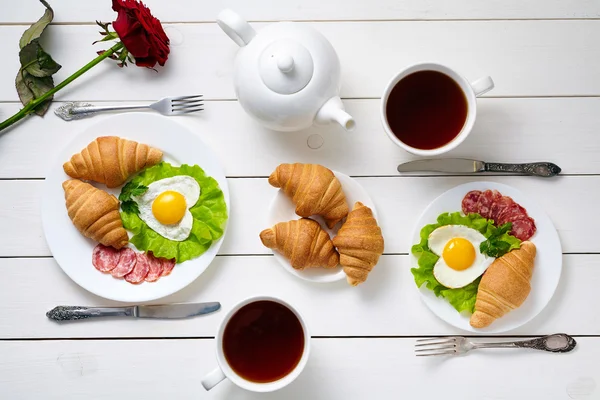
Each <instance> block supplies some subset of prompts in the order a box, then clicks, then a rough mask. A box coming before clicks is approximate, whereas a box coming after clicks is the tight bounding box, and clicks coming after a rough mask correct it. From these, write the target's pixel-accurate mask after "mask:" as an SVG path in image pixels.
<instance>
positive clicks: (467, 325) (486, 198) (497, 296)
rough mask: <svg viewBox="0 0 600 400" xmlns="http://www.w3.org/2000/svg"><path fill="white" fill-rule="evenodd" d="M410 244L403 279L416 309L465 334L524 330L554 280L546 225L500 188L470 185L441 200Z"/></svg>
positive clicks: (555, 256) (553, 241) (558, 254)
mask: <svg viewBox="0 0 600 400" xmlns="http://www.w3.org/2000/svg"><path fill="white" fill-rule="evenodd" d="M413 243H414V244H415V245H414V246H413V247H412V249H411V253H412V254H413V257H412V261H413V262H412V265H413V268H412V270H411V272H412V273H413V276H414V279H415V282H416V283H417V286H419V291H420V293H421V295H422V299H423V301H424V302H425V304H426V305H427V307H429V309H430V310H431V311H432V312H433V313H434V314H436V315H437V316H438V317H440V318H441V319H442V320H444V321H446V322H447V323H449V324H450V325H453V326H455V327H457V328H460V329H463V330H466V331H470V332H475V333H486V334H489V333H501V332H506V331H510V330H513V329H516V328H518V327H520V326H522V325H523V324H526V323H527V322H529V321H530V320H531V319H533V318H534V317H535V316H536V315H538V314H539V313H540V312H541V311H542V310H543V309H544V307H545V306H546V305H547V304H548V302H549V301H550V299H551V298H552V296H553V294H554V292H555V290H556V287H557V286H558V282H559V280H560V275H561V270H562V250H561V245H560V240H559V237H558V233H557V232H556V229H555V228H554V225H553V224H552V221H551V220H550V218H549V217H548V216H547V215H546V213H545V212H544V211H543V210H542V209H541V208H540V207H539V206H538V205H537V204H536V203H535V202H534V201H532V200H531V199H530V198H528V197H527V196H525V195H524V194H523V193H521V192H520V191H518V190H517V189H514V188H512V187H510V186H507V185H503V184H499V183H495V182H471V183H467V184H463V185H460V186H457V187H455V188H453V189H450V190H448V191H447V192H445V193H443V194H442V195H440V196H439V197H438V198H437V199H435V200H434V201H433V202H432V203H431V204H430V205H429V206H428V207H427V208H426V209H425V211H424V212H423V214H422V215H421V217H420V218H419V220H418V222H417V225H416V229H415V232H414V235H413ZM436 293H437V294H438V295H437V296H436Z"/></svg>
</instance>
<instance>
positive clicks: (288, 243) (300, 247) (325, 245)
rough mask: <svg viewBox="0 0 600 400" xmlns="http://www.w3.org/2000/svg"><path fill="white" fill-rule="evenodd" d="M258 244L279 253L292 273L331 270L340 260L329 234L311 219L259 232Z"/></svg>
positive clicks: (279, 225)
mask: <svg viewBox="0 0 600 400" xmlns="http://www.w3.org/2000/svg"><path fill="white" fill-rule="evenodd" d="M260 240H261V241H262V243H263V244H264V245H265V246H266V247H268V248H270V249H275V250H278V251H279V252H280V253H282V254H283V255H284V256H285V257H286V258H287V259H289V260H290V262H291V264H292V267H294V268H295V269H304V268H310V267H325V268H333V267H335V266H337V265H338V263H339V260H340V256H339V255H338V253H337V252H336V251H335V249H334V248H333V243H331V239H330V238H329V234H328V233H327V232H325V231H324V230H323V228H321V225H319V223H318V222H316V221H313V220H312V219H308V218H302V219H299V220H295V221H289V222H280V223H278V224H277V225H275V226H273V227H272V228H269V229H265V230H264V231H262V232H261V233H260Z"/></svg>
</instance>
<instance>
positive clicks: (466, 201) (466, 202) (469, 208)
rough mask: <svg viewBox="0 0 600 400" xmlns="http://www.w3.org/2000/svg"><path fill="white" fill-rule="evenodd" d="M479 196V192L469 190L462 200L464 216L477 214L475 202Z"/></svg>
mask: <svg viewBox="0 0 600 400" xmlns="http://www.w3.org/2000/svg"><path fill="white" fill-rule="evenodd" d="M479 196H481V191H480V190H471V191H470V192H469V193H467V194H466V195H465V197H464V198H463V200H462V211H463V213H465V215H468V214H472V213H476V212H477V202H478V201H479Z"/></svg>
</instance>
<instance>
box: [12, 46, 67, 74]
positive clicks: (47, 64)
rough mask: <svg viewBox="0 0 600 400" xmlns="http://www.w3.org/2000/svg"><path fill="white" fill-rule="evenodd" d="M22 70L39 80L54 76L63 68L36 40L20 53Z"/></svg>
mask: <svg viewBox="0 0 600 400" xmlns="http://www.w3.org/2000/svg"><path fill="white" fill-rule="evenodd" d="M19 60H20V61H21V66H22V68H23V69H24V70H25V71H27V72H28V73H29V74H30V75H33V76H35V77H37V78H43V77H45V76H52V75H54V74H55V73H56V72H57V71H58V70H59V69H60V68H61V66H60V65H59V64H58V63H57V62H56V61H54V60H53V59H52V57H51V56H50V54H48V53H46V52H45V51H44V49H42V46H41V45H40V43H39V42H38V40H37V39H36V40H34V41H32V42H31V43H29V44H28V45H26V46H25V47H23V48H22V49H21V51H20V52H19Z"/></svg>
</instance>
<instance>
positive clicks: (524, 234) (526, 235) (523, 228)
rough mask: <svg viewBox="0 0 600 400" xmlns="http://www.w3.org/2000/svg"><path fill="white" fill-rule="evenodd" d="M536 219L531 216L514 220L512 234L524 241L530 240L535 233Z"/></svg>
mask: <svg viewBox="0 0 600 400" xmlns="http://www.w3.org/2000/svg"><path fill="white" fill-rule="evenodd" d="M535 232H536V227H535V221H534V220H533V218H531V217H524V218H521V219H518V220H516V221H512V229H511V231H510V234H511V235H513V236H514V237H516V238H517V239H520V240H522V241H525V240H529V239H530V238H531V237H532V236H533V235H535Z"/></svg>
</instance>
